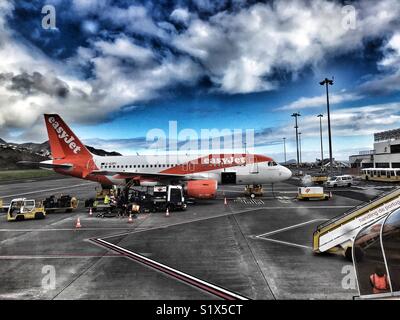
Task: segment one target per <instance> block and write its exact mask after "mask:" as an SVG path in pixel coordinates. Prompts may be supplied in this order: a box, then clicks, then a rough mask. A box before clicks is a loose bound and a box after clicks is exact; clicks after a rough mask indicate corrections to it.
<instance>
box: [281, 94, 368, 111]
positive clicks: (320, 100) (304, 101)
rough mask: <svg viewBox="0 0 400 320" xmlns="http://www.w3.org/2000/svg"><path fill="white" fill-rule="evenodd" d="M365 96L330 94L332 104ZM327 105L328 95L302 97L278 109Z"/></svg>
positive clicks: (298, 108)
mask: <svg viewBox="0 0 400 320" xmlns="http://www.w3.org/2000/svg"><path fill="white" fill-rule="evenodd" d="M362 98H363V97H362V96H360V95H358V94H354V93H334V94H330V95H329V103H330V104H339V103H342V102H346V101H356V100H359V99H362ZM325 106H326V95H325V94H323V95H320V96H316V97H301V98H299V99H297V100H296V101H294V102H292V103H290V104H288V105H285V106H283V107H281V108H278V110H301V109H306V108H318V107H325Z"/></svg>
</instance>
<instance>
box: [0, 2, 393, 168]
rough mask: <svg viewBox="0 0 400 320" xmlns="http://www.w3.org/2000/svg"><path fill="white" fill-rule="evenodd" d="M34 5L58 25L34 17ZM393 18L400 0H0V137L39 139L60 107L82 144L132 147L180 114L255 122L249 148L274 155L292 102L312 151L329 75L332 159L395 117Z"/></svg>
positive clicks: (364, 145) (288, 127)
mask: <svg viewBox="0 0 400 320" xmlns="http://www.w3.org/2000/svg"><path fill="white" fill-rule="evenodd" d="M345 4H346V5H347V6H345ZM44 5H53V6H54V8H55V9H56V21H55V28H50V29H44V28H43V27H42V19H43V17H45V14H42V8H43V6H44ZM348 5H352V6H353V8H352V7H349V6H348ZM353 9H354V10H355V11H353ZM399 17H400V1H398V0H381V1H375V0H361V1H355V2H351V1H346V2H345V3H344V2H343V1H338V0H337V1H326V0H313V1H307V0H296V1H286V0H285V1H266V2H256V1H244V0H230V1H228V0H192V1H183V0H160V1H135V0H129V1H128V0H119V1H117V0H115V1H111V0H70V1H69V0H68V1H67V0H33V1H24V0H18V1H12V0H3V1H0V137H1V138H3V139H5V140H8V141H15V142H26V141H35V142H42V141H44V140H45V139H46V135H45V129H44V124H43V117H42V114H43V113H49V112H52V113H53V112H56V113H59V114H60V115H62V117H63V118H65V120H66V121H67V122H69V123H70V125H71V127H73V129H74V130H75V131H76V133H77V134H78V135H79V136H80V137H81V138H82V139H83V140H84V141H85V142H87V143H90V144H92V145H95V146H97V147H103V148H106V149H112V150H117V151H121V152H122V153H124V154H129V153H130V154H134V153H135V151H136V150H140V151H141V150H143V149H145V148H146V147H147V144H146V143H145V141H144V140H145V139H144V138H145V137H146V134H147V133H148V131H149V130H151V129H154V128H160V129H163V130H167V129H168V126H169V121H177V124H178V130H182V129H185V128H191V129H194V130H195V131H196V132H199V134H200V130H201V129H212V128H217V129H224V128H227V129H232V130H233V129H243V130H244V129H254V130H255V133H256V134H255V139H256V146H257V150H256V151H257V152H262V153H266V154H269V155H272V156H274V157H275V158H276V159H277V160H278V161H281V160H282V159H283V146H282V138H283V137H286V138H287V149H288V158H294V157H295V143H294V141H295V133H294V128H293V125H294V123H293V118H291V117H290V115H291V114H292V113H293V112H300V113H301V115H302V116H301V117H300V118H299V127H300V131H301V132H302V137H303V138H302V142H303V143H302V151H303V160H314V159H315V158H316V157H318V156H319V121H318V118H317V117H316V116H317V115H318V114H319V113H324V114H325V113H326V104H325V103H326V102H325V96H324V88H323V87H322V86H320V85H319V81H321V80H322V79H323V78H325V77H329V78H332V77H334V85H333V86H332V87H330V90H331V107H332V108H331V111H332V112H331V118H332V123H333V126H332V133H333V136H334V138H333V149H334V157H336V158H339V159H347V158H348V155H350V154H353V153H357V152H358V151H359V150H366V149H370V148H372V142H373V137H372V134H373V133H374V132H377V131H381V130H386V129H393V128H398V127H400V18H399ZM323 126H324V143H325V151H327V150H328V148H327V145H328V143H327V132H326V116H325V117H324V122H323Z"/></svg>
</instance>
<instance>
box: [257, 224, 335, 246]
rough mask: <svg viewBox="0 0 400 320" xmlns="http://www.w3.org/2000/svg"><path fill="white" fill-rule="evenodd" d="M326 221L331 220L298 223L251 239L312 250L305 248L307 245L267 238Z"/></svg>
mask: <svg viewBox="0 0 400 320" xmlns="http://www.w3.org/2000/svg"><path fill="white" fill-rule="evenodd" d="M326 220H329V219H313V220H310V221H306V222H302V223H298V224H295V225H292V226H289V227H285V228H282V229H278V230H274V231H270V232H267V233H263V234H259V235H258V236H253V237H251V238H252V239H258V240H264V241H270V242H275V243H279V244H284V245H287V246H291V247H298V248H303V249H308V250H312V247H309V246H305V245H302V244H298V243H293V242H288V241H282V240H276V239H271V238H266V236H271V235H273V234H277V233H281V232H284V231H288V230H292V229H295V228H298V227H301V226H304V225H307V224H310V223H313V222H316V221H326Z"/></svg>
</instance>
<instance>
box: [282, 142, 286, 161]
mask: <svg viewBox="0 0 400 320" xmlns="http://www.w3.org/2000/svg"><path fill="white" fill-rule="evenodd" d="M283 154H284V156H285V165H286V138H283Z"/></svg>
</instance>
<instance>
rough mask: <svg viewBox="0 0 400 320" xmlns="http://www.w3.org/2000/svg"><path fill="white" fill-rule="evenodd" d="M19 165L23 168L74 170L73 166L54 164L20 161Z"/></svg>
mask: <svg viewBox="0 0 400 320" xmlns="http://www.w3.org/2000/svg"><path fill="white" fill-rule="evenodd" d="M17 164H20V165H23V166H35V167H38V168H46V169H65V170H67V169H72V168H73V165H72V164H53V163H44V162H34V161H18V162H17Z"/></svg>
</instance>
